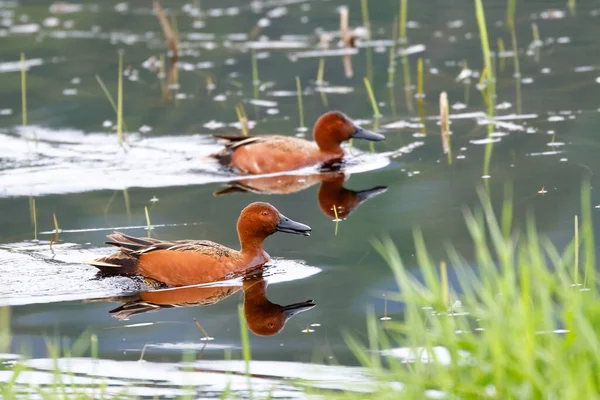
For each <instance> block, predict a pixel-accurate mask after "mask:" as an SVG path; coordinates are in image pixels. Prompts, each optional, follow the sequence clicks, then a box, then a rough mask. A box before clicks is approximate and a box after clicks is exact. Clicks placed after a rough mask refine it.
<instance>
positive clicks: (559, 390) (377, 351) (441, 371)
mask: <svg viewBox="0 0 600 400" xmlns="http://www.w3.org/2000/svg"><path fill="white" fill-rule="evenodd" d="M479 194H480V201H481V207H480V208H479V209H478V210H475V211H470V210H467V211H465V213H464V215H465V221H466V225H467V228H468V230H469V232H470V235H471V240H472V244H471V245H470V246H469V247H470V248H472V249H473V251H474V259H473V260H472V261H467V258H465V257H464V256H462V255H461V254H459V252H458V250H457V249H456V248H454V247H453V246H452V245H450V244H449V245H447V246H446V247H447V249H446V255H445V256H443V257H442V260H440V261H441V263H442V264H441V267H440V268H439V269H438V267H437V265H440V261H436V260H435V259H434V258H433V257H432V256H431V254H430V253H429V252H428V250H427V247H426V244H425V243H426V239H425V237H424V236H423V234H422V233H421V231H419V230H416V231H415V232H414V240H415V248H416V264H417V265H418V270H419V273H418V274H415V273H414V271H410V270H409V269H408V268H407V267H406V265H405V264H404V263H403V261H402V258H401V256H400V254H399V252H398V250H397V248H396V247H395V245H394V244H393V243H392V242H391V240H390V239H385V238H384V239H381V240H376V241H374V246H375V248H376V249H377V251H378V252H379V253H380V254H381V256H382V257H383V258H384V259H385V260H386V262H387V263H388V264H389V265H390V267H391V269H392V271H393V273H394V276H395V279H396V282H397V284H398V287H399V292H398V293H397V294H395V295H394V294H392V295H388V296H386V298H387V299H388V301H390V299H395V300H396V301H400V302H402V303H403V305H404V307H405V311H404V315H403V318H401V319H398V320H390V321H379V320H377V319H376V318H375V317H374V316H373V315H371V316H369V318H368V322H367V330H368V331H369V339H368V342H367V343H360V342H358V341H357V340H356V338H355V337H354V336H350V335H347V340H348V344H349V346H350V347H351V348H352V349H353V351H354V352H355V354H356V355H357V357H358V359H359V361H360V362H361V363H362V364H363V365H364V366H366V367H368V368H369V369H370V371H371V373H372V375H373V376H374V377H376V378H377V379H378V382H379V385H378V389H377V390H378V393H376V395H374V396H371V397H372V398H381V397H384V398H385V397H389V395H390V393H391V392H392V388H391V384H392V383H393V382H401V383H402V384H403V385H404V388H403V391H402V398H403V399H422V398H424V393H425V391H426V390H439V391H441V392H443V393H445V394H446V398H448V399H458V398H461V399H470V398H480V399H486V398H494V399H515V398H521V399H524V398H527V399H592V398H597V397H598V393H600V379H599V377H598V371H599V370H600V305H599V303H598V294H599V292H598V286H597V284H596V280H595V250H594V237H593V232H592V226H591V225H592V221H591V218H590V217H591V204H590V189H589V182H586V183H584V185H583V187H582V193H581V198H582V215H583V221H584V222H583V229H582V233H583V235H582V237H583V241H584V244H583V248H584V249H583V250H584V251H583V255H584V264H585V270H586V271H587V273H585V276H586V278H584V280H585V281H586V284H585V285H584V286H580V285H576V284H575V283H576V282H577V279H579V277H578V276H574V265H573V263H574V257H575V254H576V252H575V251H574V249H575V248H576V246H575V245H574V242H571V243H570V244H569V245H568V246H567V247H566V249H565V250H564V251H563V252H559V251H558V250H557V249H556V247H555V246H554V245H553V244H552V243H551V242H550V241H549V240H548V239H547V238H544V237H541V236H539V235H538V233H537V229H536V227H535V223H534V219H533V217H532V214H529V217H528V218H527V219H526V222H525V223H524V224H522V226H520V227H515V228H514V229H515V231H514V232H512V234H511V231H510V226H511V225H510V224H509V223H508V222H507V221H510V222H512V200H511V199H510V197H508V196H507V197H506V200H505V201H504V205H503V207H502V212H501V216H500V217H497V216H496V214H495V213H494V211H493V209H492V205H491V202H490V200H489V198H488V196H487V194H486V192H483V191H480V192H479ZM586 218H589V219H586ZM507 227H508V231H505V229H506V228H507ZM446 262H448V272H446V267H444V265H445V263H446ZM475 266H476V267H475ZM447 273H448V274H449V275H454V277H453V278H451V277H448V278H446V276H447V275H446V274H447ZM416 275H419V276H421V277H420V278H416V277H415V276H416ZM450 282H452V283H450ZM448 304H449V305H448ZM397 347H404V348H408V349H412V351H413V354H418V355H420V356H421V357H416V360H412V361H411V362H409V363H408V364H405V363H401V362H400V361H399V360H398V359H397V358H393V357H392V356H391V355H390V353H389V352H388V351H389V349H391V348H397ZM440 350H443V352H444V353H446V354H447V355H448V357H447V358H446V359H441V358H438V357H437V356H436V354H438V355H439V354H441V353H440ZM384 365H385V367H384ZM386 395H387V396H386Z"/></svg>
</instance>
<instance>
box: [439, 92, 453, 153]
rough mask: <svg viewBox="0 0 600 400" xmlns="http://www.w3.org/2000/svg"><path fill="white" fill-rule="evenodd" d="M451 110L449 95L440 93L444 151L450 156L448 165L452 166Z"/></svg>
mask: <svg viewBox="0 0 600 400" xmlns="http://www.w3.org/2000/svg"><path fill="white" fill-rule="evenodd" d="M449 114H450V108H449V107H448V95H447V94H446V92H442V93H440V128H441V136H442V150H443V151H444V154H446V155H447V156H448V165H452V145H451V143H450V115H449Z"/></svg>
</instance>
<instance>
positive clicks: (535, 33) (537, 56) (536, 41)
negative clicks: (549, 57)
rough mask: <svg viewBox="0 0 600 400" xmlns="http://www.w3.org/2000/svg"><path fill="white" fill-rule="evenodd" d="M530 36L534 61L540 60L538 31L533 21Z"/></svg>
mask: <svg viewBox="0 0 600 400" xmlns="http://www.w3.org/2000/svg"><path fill="white" fill-rule="evenodd" d="M531 36H532V37H533V48H534V51H535V62H540V43H541V42H542V41H541V40H540V31H539V29H538V26H537V24H536V23H535V22H534V23H532V24H531Z"/></svg>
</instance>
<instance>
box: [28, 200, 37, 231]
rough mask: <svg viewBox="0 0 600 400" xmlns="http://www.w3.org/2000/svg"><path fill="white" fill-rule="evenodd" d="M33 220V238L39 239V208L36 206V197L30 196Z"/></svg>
mask: <svg viewBox="0 0 600 400" xmlns="http://www.w3.org/2000/svg"><path fill="white" fill-rule="evenodd" d="M29 199H30V207H31V220H32V222H33V240H34V241H35V242H37V241H38V225H37V209H36V206H35V198H33V197H30V198H29Z"/></svg>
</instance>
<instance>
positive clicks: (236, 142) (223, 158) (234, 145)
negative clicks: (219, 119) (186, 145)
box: [210, 135, 270, 166]
mask: <svg viewBox="0 0 600 400" xmlns="http://www.w3.org/2000/svg"><path fill="white" fill-rule="evenodd" d="M213 136H214V137H216V138H219V139H223V140H225V141H226V142H225V148H224V149H223V150H221V151H220V152H218V153H215V154H212V155H211V156H210V157H213V158H216V159H217V161H219V163H221V164H222V165H225V166H228V165H229V164H230V163H231V155H232V154H233V153H234V152H235V151H236V150H237V149H239V148H240V147H242V146H247V145H249V144H253V143H261V142H266V141H268V140H269V138H270V137H269V136H235V135H213Z"/></svg>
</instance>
